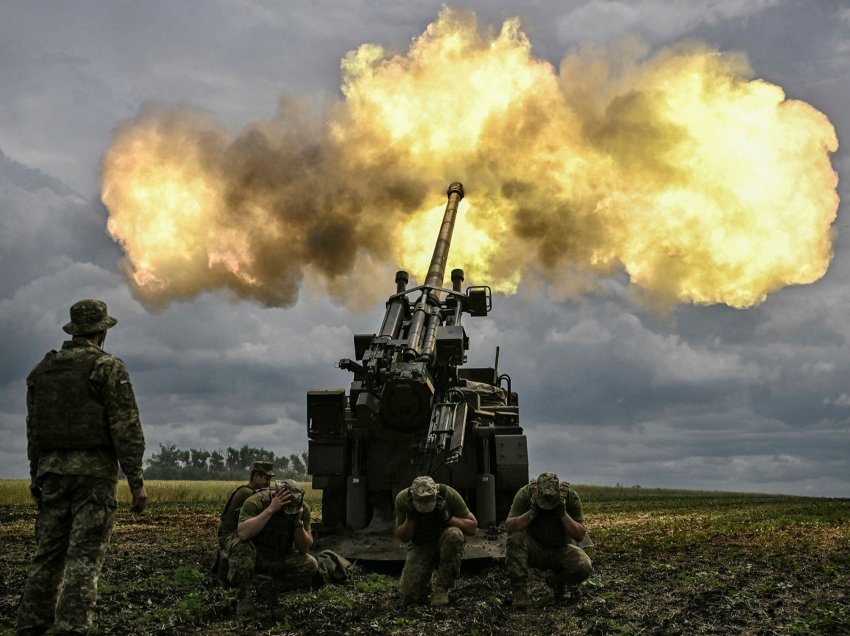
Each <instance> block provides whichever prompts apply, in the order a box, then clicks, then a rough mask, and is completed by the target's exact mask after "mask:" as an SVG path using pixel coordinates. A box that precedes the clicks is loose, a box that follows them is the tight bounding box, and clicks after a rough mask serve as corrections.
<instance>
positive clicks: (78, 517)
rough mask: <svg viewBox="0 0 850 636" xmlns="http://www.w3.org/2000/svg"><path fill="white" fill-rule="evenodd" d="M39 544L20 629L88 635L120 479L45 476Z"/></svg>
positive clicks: (21, 610)
mask: <svg viewBox="0 0 850 636" xmlns="http://www.w3.org/2000/svg"><path fill="white" fill-rule="evenodd" d="M42 485H43V488H44V491H43V494H42V497H41V503H40V511H39V513H38V520H37V522H36V540H37V542H38V546H37V548H36V551H35V556H34V557H33V560H32V564H31V565H30V568H29V576H28V578H27V582H26V585H25V586H24V593H23V596H22V597H21V604H20V606H19V607H18V618H17V625H16V630H17V631H18V632H19V633H39V632H40V631H42V630H45V629H47V628H49V627H51V626H53V628H54V630H55V631H57V632H73V633H81V634H85V633H88V631H89V630H90V629H91V624H92V617H93V614H94V604H95V601H96V600H97V578H98V576H99V575H100V569H101V567H102V566H103V558H104V555H105V554H106V548H107V546H108V545H109V537H110V535H111V534H112V523H113V521H114V519H115V509H116V507H117V503H116V500H115V489H116V483H115V482H114V481H111V480H109V479H101V478H98V477H89V476H85V475H56V474H53V473H48V474H47V475H45V476H44V481H43V484H42Z"/></svg>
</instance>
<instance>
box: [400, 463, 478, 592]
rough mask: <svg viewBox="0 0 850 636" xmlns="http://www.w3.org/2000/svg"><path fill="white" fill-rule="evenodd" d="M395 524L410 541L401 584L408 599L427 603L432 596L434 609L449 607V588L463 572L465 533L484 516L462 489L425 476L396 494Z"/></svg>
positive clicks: (404, 538)
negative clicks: (433, 576) (474, 510)
mask: <svg viewBox="0 0 850 636" xmlns="http://www.w3.org/2000/svg"><path fill="white" fill-rule="evenodd" d="M395 523H396V528H395V535H396V536H397V537H398V538H399V539H401V540H402V541H404V542H408V541H409V542H410V547H409V548H408V551H407V558H406V559H405V561H404V569H403V570H402V572H401V581H400V582H399V592H400V594H401V599H402V601H403V602H404V604H405V605H409V604H411V603H422V602H424V601H425V599H426V598H427V597H428V595H429V594H430V595H431V606H432V607H440V606H442V605H448V602H449V590H450V589H451V588H452V586H453V585H454V582H455V579H457V577H458V575H460V562H461V559H462V558H463V550H464V547H465V542H464V538H463V535H468V536H472V535H474V534H475V531H476V530H477V529H478V520H477V519H476V518H475V516H474V515H473V514H472V513H471V512H470V511H469V508H467V507H466V503H465V502H464V501H463V497H461V496H460V493H459V492H458V491H456V490H455V489H454V488H452V487H451V486H447V485H445V484H436V483H435V482H434V480H433V479H431V478H430V477H427V476H423V477H417V478H416V479H414V480H413V484H412V485H411V486H410V488H405V489H404V490H402V491H401V492H400V493H398V495H397V496H396V498H395ZM435 568H436V569H437V578H436V581H435V585H434V589H433V591H432V590H431V574H432V573H433V571H434V569H435Z"/></svg>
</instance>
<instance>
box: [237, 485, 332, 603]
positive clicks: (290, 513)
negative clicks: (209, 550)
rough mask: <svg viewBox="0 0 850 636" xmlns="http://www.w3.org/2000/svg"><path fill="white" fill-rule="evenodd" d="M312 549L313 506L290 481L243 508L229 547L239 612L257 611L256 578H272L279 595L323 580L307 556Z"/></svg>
mask: <svg viewBox="0 0 850 636" xmlns="http://www.w3.org/2000/svg"><path fill="white" fill-rule="evenodd" d="M312 547H313V535H312V534H311V533H310V506H309V505H307V502H306V501H304V489H303V488H301V486H299V485H298V483H297V482H295V481H293V480H292V479H284V480H283V481H275V487H274V488H273V489H272V488H265V489H263V490H259V491H257V492H256V493H254V494H253V495H251V496H250V497H248V499H246V500H245V503H243V504H242V510H241V511H240V512H239V525H238V526H237V527H236V539H235V540H233V541H231V542H230V548H229V553H230V571H229V579H230V582H231V583H233V584H234V585H235V586H236V599H237V601H236V613H237V614H243V615H244V614H248V613H250V612H251V611H252V610H253V609H254V600H253V582H254V575H255V574H260V575H265V576H266V577H270V578H271V579H272V582H271V583H270V584H269V587H270V589H264V590H261V591H262V592H263V596H265V597H269V596H276V595H277V592H278V591H285V590H291V589H295V588H299V587H309V586H310V585H312V584H313V583H318V582H319V580H321V577H320V576H319V564H318V562H317V561H316V559H315V558H314V557H312V556H311V555H309V554H307V552H308V551H309V550H310V548H312Z"/></svg>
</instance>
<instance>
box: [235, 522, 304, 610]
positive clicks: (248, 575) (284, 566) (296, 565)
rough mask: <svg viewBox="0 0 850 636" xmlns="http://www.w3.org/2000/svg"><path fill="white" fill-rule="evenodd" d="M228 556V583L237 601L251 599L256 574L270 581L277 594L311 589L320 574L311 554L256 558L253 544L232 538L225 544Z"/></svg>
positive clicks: (288, 554) (291, 553)
mask: <svg viewBox="0 0 850 636" xmlns="http://www.w3.org/2000/svg"><path fill="white" fill-rule="evenodd" d="M227 556H228V561H229V565H228V573H227V579H228V581H229V582H230V583H231V584H232V585H233V586H235V587H236V594H237V596H238V597H239V598H245V597H248V596H250V595H251V591H252V589H253V581H254V575H255V574H263V575H266V576H269V577H271V578H272V580H273V582H274V590H273V592H275V593H276V592H286V591H287V590H294V589H296V588H300V587H310V586H311V585H312V584H313V582H314V581H315V579H316V576H317V575H318V573H319V563H318V561H316V559H315V557H313V556H312V555H310V554H302V553H301V552H299V551H298V550H291V551H290V552H288V553H287V554H285V555H278V556H273V557H272V556H269V555H264V554H258V553H257V548H256V546H255V545H254V543H253V542H252V541H242V540H241V539H239V538H238V537H237V536H236V535H235V534H234V535H233V537H232V538H231V539H230V542H229V543H228V546H227Z"/></svg>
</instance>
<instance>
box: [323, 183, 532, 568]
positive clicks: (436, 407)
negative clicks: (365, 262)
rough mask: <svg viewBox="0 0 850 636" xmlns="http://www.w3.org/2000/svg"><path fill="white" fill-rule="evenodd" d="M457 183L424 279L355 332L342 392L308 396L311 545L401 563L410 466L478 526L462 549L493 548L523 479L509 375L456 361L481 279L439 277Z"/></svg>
mask: <svg viewBox="0 0 850 636" xmlns="http://www.w3.org/2000/svg"><path fill="white" fill-rule="evenodd" d="M463 195H464V192H463V186H462V185H461V184H460V183H453V184H451V186H450V187H449V189H448V192H447V196H448V203H447V204H446V210H445V214H444V216H443V222H442V225H441V227H440V232H439V235H438V237H437V242H436V245H435V246H434V253H433V256H432V258H431V264H430V266H429V268H428V273H427V275H426V277H425V281H424V283H423V284H422V285H420V286H418V287H412V288H409V289H408V288H407V284H408V282H409V276H408V274H407V272H404V271H399V272H397V273H396V277H395V282H396V291H395V293H394V294H392V295H391V296H390V297H389V299H388V300H387V303H386V312H385V314H384V319H383V322H382V323H381V326H380V328H379V330H378V332H377V333H375V334H355V335H354V359H353V360H352V359H349V358H343V359H342V360H340V361H339V365H338V366H339V367H340V368H342V369H345V370H347V371H350V372H351V373H353V374H354V379H353V381H352V383H351V388H350V390H349V393H348V395H346V394H345V390H344V389H312V390H310V391H309V392H308V394H307V419H308V424H307V434H308V438H309V442H308V461H307V468H308V472H309V473H310V474H311V475H312V478H313V488H315V489H320V490H321V491H322V521H321V522H320V523H318V524H316V530H317V533H318V536H319V544H320V546H321V547H322V548H326V547H328V548H332V549H334V550H336V551H338V552H340V553H342V554H344V555H345V556H347V557H349V558H353V559H362V560H380V561H383V560H403V559H404V546H403V545H402V544H401V543H400V542H399V541H398V539H396V538H395V536H394V535H393V533H392V530H393V527H394V526H393V523H394V519H393V503H394V500H395V496H396V495H397V494H398V492H399V491H401V490H402V489H403V488H406V487H407V486H409V485H410V483H411V482H412V481H413V479H414V478H415V477H416V476H418V475H430V476H432V477H433V478H434V480H435V481H437V482H440V483H445V484H449V485H450V486H452V487H453V488H455V489H456V490H457V491H458V492H460V494H461V495H462V496H463V497H464V500H465V501H466V502H467V504H468V506H469V508H470V510H472V512H473V514H475V516H476V517H477V519H478V524H479V530H478V534H477V535H476V536H475V537H472V538H471V539H470V540H469V541H468V543H467V549H466V555H465V558H490V557H497V558H498V557H502V556H504V545H505V534H504V532H503V531H500V530H499V528H498V524H499V523H500V521H502V520H504V519H505V517H506V516H507V512H508V510H509V508H510V505H511V502H512V500H513V496H514V494H515V493H516V491H517V489H518V488H519V487H521V486H523V485H524V484H527V483H528V454H527V447H526V438H525V435H524V434H523V430H522V428H521V427H520V425H519V399H518V396H517V394H516V393H515V392H513V390H512V387H511V378H510V376H508V375H507V374H499V371H498V363H499V349H498V348H497V349H496V358H495V363H494V365H493V366H492V367H486V368H462V365H463V364H464V363H465V362H466V359H467V356H466V351H467V350H468V349H469V338H468V336H467V335H466V331H465V329H464V326H463V325H462V324H461V319H462V317H463V314H469V315H470V316H473V317H475V316H486V315H487V314H488V312H489V311H490V310H491V308H492V294H491V290H490V288H489V287H487V286H469V287H467V288H466V290H465V291H462V284H463V281H464V276H463V271H462V270H459V269H455V270H452V272H451V282H452V286H451V288H450V289H448V288H444V287H443V276H444V273H445V268H446V261H447V259H448V254H449V248H450V247H451V240H452V232H453V229H454V223H455V217H456V215H457V211H458V204H459V203H460V201H461V199H462V198H463Z"/></svg>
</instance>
